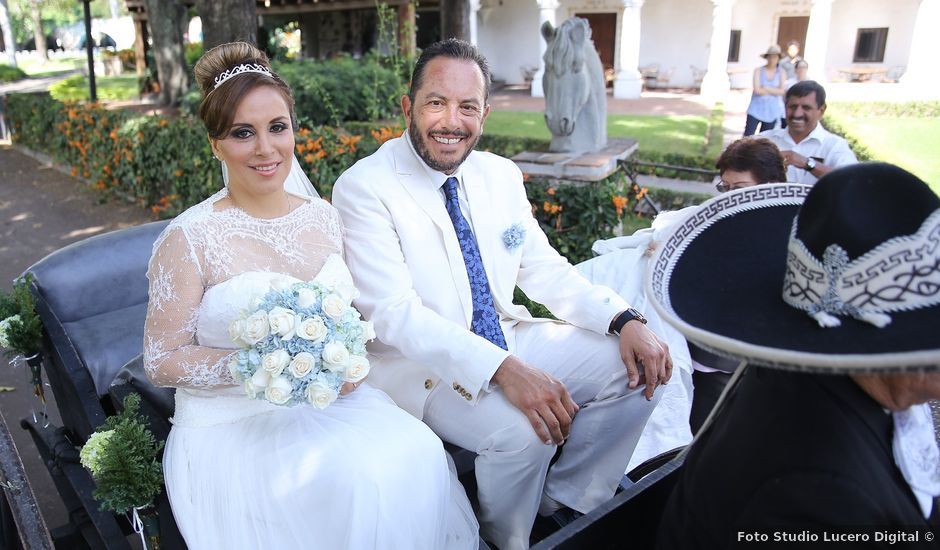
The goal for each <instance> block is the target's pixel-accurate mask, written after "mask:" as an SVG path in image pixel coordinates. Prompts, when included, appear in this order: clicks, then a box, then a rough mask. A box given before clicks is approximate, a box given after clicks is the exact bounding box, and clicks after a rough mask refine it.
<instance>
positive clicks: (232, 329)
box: [228, 319, 245, 346]
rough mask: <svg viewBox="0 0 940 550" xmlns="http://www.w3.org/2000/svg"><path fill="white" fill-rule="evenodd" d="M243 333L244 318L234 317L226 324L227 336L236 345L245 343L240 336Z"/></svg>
mask: <svg viewBox="0 0 940 550" xmlns="http://www.w3.org/2000/svg"><path fill="white" fill-rule="evenodd" d="M244 333H245V320H244V319H235V320H234V321H232V322H231V323H230V324H229V326H228V336H229V338H231V339H232V342H234V343H235V345H236V346H243V345H245V340H244V339H243V338H242V334H244Z"/></svg>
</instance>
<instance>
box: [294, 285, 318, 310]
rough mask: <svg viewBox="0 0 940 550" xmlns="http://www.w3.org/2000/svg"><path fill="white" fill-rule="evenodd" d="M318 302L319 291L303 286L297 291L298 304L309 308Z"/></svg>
mask: <svg viewBox="0 0 940 550" xmlns="http://www.w3.org/2000/svg"><path fill="white" fill-rule="evenodd" d="M316 303H317V293H316V292H314V291H312V290H310V289H309V288H301V289H300V290H298V291H297V305H298V306H300V307H302V308H308V307H310V306H313V305H315V304H316Z"/></svg>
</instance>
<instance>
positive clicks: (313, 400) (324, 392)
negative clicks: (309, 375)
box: [307, 380, 339, 409]
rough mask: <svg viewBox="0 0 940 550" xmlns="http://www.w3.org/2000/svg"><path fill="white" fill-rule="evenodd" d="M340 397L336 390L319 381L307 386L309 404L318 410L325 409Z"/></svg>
mask: <svg viewBox="0 0 940 550" xmlns="http://www.w3.org/2000/svg"><path fill="white" fill-rule="evenodd" d="M338 396H339V394H338V393H336V390H334V389H333V388H331V387H329V386H328V385H326V383H324V382H322V381H320V380H317V381H315V382H311V383H310V385H309V386H307V402H309V403H310V404H311V405H313V406H314V407H316V408H318V409H325V408H327V407H328V406H329V404H330V403H332V402H333V401H336V398H337V397H338Z"/></svg>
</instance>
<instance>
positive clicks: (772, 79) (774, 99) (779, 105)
mask: <svg viewBox="0 0 940 550" xmlns="http://www.w3.org/2000/svg"><path fill="white" fill-rule="evenodd" d="M761 57H763V58H764V59H766V60H767V63H766V64H765V65H764V66H763V67H758V68H756V69H754V91H753V93H752V95H751V103H750V104H749V105H748V106H747V122H746V123H745V125H744V135H745V136H751V135H754V133H755V132H756V131H757V129H758V128H757V127H758V126H760V131H761V132H763V131H764V130H771V129H773V128H774V126H776V125H777V123H778V122H781V121H783V117H784V108H783V94H785V93H786V91H787V87H786V81H787V75H786V72H785V71H784V70H783V69H782V68H780V67H778V66H777V64H778V63H779V62H780V46H778V45H776V44H774V45H773V46H771V47H769V48H767V51H766V52H765V53H762V54H761Z"/></svg>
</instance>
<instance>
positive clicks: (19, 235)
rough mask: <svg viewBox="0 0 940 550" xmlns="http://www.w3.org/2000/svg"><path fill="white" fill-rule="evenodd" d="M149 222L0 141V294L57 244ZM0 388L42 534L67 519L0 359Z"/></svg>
mask: <svg viewBox="0 0 940 550" xmlns="http://www.w3.org/2000/svg"><path fill="white" fill-rule="evenodd" d="M150 219H151V216H150V213H149V212H147V211H146V210H144V209H143V208H141V207H137V206H133V205H127V204H117V203H109V204H107V205H102V204H99V203H98V201H97V200H96V199H95V197H94V196H93V195H92V193H91V191H90V190H88V189H87V188H86V186H85V184H84V183H83V182H82V181H80V180H77V179H75V178H72V177H70V176H68V175H67V174H65V173H63V172H61V171H59V170H57V169H55V168H53V167H52V166H51V165H50V164H48V163H42V162H39V161H37V160H36V159H34V158H32V157H30V156H27V155H25V154H23V153H21V152H19V151H17V150H15V149H14V148H13V147H11V146H10V145H9V142H2V141H0V289H3V290H4V291H9V290H10V288H11V286H12V281H13V279H15V278H16V277H18V276H19V275H20V274H22V273H23V271H25V270H26V268H28V267H29V266H30V265H32V264H33V263H35V262H36V261H38V260H40V259H42V258H43V257H45V256H46V255H47V254H49V253H51V252H54V251H56V250H58V249H60V248H62V247H63V246H66V245H68V244H70V243H73V242H75V241H78V240H81V239H84V238H86V237H90V236H92V235H97V234H99V233H104V232H107V231H112V230H115V229H119V228H123V227H129V226H133V225H138V224H140V223H144V222H147V221H150ZM0 386H12V387H14V388H16V389H15V390H14V391H12V392H3V393H0V413H2V414H3V417H4V418H5V419H6V422H7V425H8V426H9V427H10V430H11V431H12V433H13V439H14V443H15V444H16V447H17V449H18V450H19V453H20V456H21V457H22V458H23V463H24V466H25V468H26V473H27V476H28V477H29V479H30V482H31V483H32V485H33V489H34V491H35V493H36V498H37V500H38V501H39V506H40V508H41V509H42V511H43V515H44V517H45V519H46V523H47V525H48V526H49V528H50V529H51V528H54V527H57V526H59V525H62V524H64V523H66V522H67V521H68V517H67V515H66V511H65V510H64V508H63V507H62V504H61V501H60V500H59V497H58V494H57V493H56V491H55V488H54V486H53V485H52V480H51V478H50V477H49V475H48V473H47V471H46V467H45V465H43V464H42V462H41V461H40V460H39V456H38V454H37V452H36V448H35V446H34V445H33V442H32V439H31V438H30V436H29V434H28V433H27V432H26V431H25V430H23V429H21V428H20V426H19V421H20V419H21V418H26V417H31V416H32V412H33V411H34V410H39V407H38V401H37V400H36V398H34V397H33V395H32V386H31V385H30V384H29V376H28V371H27V369H26V368H25V367H24V366H19V367H13V366H7V362H6V361H5V360H0ZM46 397H47V399H49V411H50V412H51V413H53V414H51V415H50V416H53V421H54V422H55V423H56V424H61V423H60V422H59V419H58V415H57V414H55V410H56V407H55V401H54V399H52V392H51V391H50V390H49V389H48V388H47V389H46Z"/></svg>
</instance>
